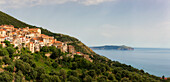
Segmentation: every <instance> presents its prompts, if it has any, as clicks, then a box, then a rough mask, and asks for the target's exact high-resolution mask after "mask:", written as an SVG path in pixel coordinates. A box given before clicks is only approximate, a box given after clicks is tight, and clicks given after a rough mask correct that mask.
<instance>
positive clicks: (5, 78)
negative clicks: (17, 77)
mask: <svg viewBox="0 0 170 82" xmlns="http://www.w3.org/2000/svg"><path fill="white" fill-rule="evenodd" d="M12 80H13V75H12V73H10V72H2V73H0V81H1V82H11V81H12Z"/></svg>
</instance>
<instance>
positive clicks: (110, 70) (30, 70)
mask: <svg viewBox="0 0 170 82" xmlns="http://www.w3.org/2000/svg"><path fill="white" fill-rule="evenodd" d="M0 24H1V25H2V24H7V25H14V26H15V27H16V28H23V27H30V28H41V27H35V26H31V25H28V24H25V23H23V22H21V21H19V20H17V19H15V18H14V17H11V16H9V15H7V14H5V13H3V12H1V11H0ZM41 30H42V33H43V34H46V35H49V36H54V37H55V38H56V39H57V40H59V41H62V42H66V43H68V44H69V45H73V46H74V47H75V49H76V51H79V52H82V53H85V54H89V55H90V58H91V59H93V62H90V61H88V60H86V59H84V58H83V57H82V56H80V55H74V57H71V56H68V54H69V53H63V52H61V50H59V49H57V48H55V47H53V46H50V47H47V46H44V47H42V48H41V50H40V52H36V53H31V52H30V51H29V50H28V49H27V48H24V47H23V48H22V49H21V50H18V48H17V47H16V48H13V45H12V44H10V43H9V42H8V41H5V43H6V45H7V47H5V48H3V47H2V46H1V45H0V66H1V67H0V81H1V82H10V81H13V80H14V81H16V82H23V81H38V82H67V81H70V82H161V81H167V82H168V80H163V79H160V77H156V76H154V75H150V74H148V73H146V72H144V71H143V70H138V69H136V68H133V67H131V66H130V65H125V64H121V63H119V62H117V61H112V60H110V59H108V58H106V57H103V56H100V55H98V54H96V53H95V52H93V51H92V50H91V49H90V48H88V47H87V46H86V45H85V44H83V43H82V42H81V41H79V40H78V39H76V38H74V37H70V36H68V35H64V34H58V33H52V32H50V31H48V30H47V29H43V28H41ZM46 54H51V56H50V57H47V56H46Z"/></svg>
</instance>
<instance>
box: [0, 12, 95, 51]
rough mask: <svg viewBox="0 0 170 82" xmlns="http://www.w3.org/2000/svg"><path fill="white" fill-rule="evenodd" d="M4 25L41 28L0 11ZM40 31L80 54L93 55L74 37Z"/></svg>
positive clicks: (0, 22)
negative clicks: (67, 44)
mask: <svg viewBox="0 0 170 82" xmlns="http://www.w3.org/2000/svg"><path fill="white" fill-rule="evenodd" d="M4 24H7V25H13V26H15V27H16V28H23V27H30V28H41V27H36V26H32V25H29V24H26V23H24V22H21V21H20V20H17V19H15V18H14V17H12V16H10V15H8V14H6V13H3V12H2V11H0V25H4ZM41 30H42V34H46V35H49V36H54V37H55V38H56V39H57V40H59V41H62V42H68V43H69V44H70V45H73V46H75V47H76V51H77V52H82V53H85V54H95V53H94V52H93V51H92V50H91V49H90V48H88V47H87V46H86V45H84V44H83V43H82V42H81V41H79V40H78V39H76V38H74V37H70V36H68V35H64V34H59V33H52V32H50V31H48V30H47V29H43V28H41Z"/></svg>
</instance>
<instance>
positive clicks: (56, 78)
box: [51, 75, 61, 82]
mask: <svg viewBox="0 0 170 82" xmlns="http://www.w3.org/2000/svg"><path fill="white" fill-rule="evenodd" d="M51 80H52V82H61V80H60V78H59V77H58V76H57V75H53V76H52V77H51Z"/></svg>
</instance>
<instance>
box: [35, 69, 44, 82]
mask: <svg viewBox="0 0 170 82" xmlns="http://www.w3.org/2000/svg"><path fill="white" fill-rule="evenodd" d="M35 70H36V71H37V78H38V79H40V76H41V75H42V74H45V69H44V68H43V67H37V68H36V69H35Z"/></svg>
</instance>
